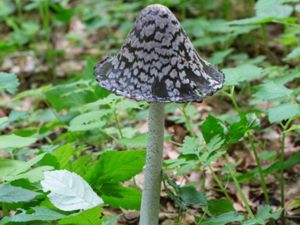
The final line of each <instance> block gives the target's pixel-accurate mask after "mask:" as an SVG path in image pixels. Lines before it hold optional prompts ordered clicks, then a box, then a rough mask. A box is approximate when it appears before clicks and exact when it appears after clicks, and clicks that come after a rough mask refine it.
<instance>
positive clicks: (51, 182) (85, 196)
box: [41, 170, 103, 211]
mask: <svg viewBox="0 0 300 225" xmlns="http://www.w3.org/2000/svg"><path fill="white" fill-rule="evenodd" d="M44 176H45V178H44V180H42V181H41V185H42V187H43V191H44V192H48V191H50V194H48V198H49V200H50V201H51V202H52V204H53V205H55V206H56V207H57V208H58V209H61V210H64V211H73V210H79V209H89V208H93V207H95V206H98V205H100V204H102V203H103V201H102V199H101V198H100V197H99V196H97V194H96V193H95V192H94V191H93V189H92V188H91V187H90V186H89V184H88V183H87V182H86V181H85V180H84V179H82V177H80V176H79V175H77V174H75V173H72V172H69V171H67V170H55V171H51V172H45V173H44Z"/></svg>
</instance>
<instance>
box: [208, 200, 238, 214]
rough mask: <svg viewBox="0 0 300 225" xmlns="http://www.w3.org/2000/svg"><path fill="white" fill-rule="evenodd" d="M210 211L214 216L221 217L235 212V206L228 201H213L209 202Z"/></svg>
mask: <svg viewBox="0 0 300 225" xmlns="http://www.w3.org/2000/svg"><path fill="white" fill-rule="evenodd" d="M208 211H209V212H210V213H211V214H212V215H213V216H219V215H221V214H224V213H227V212H231V211H234V208H233V204H232V202H230V201H229V200H226V199H212V200H209V201H208Z"/></svg>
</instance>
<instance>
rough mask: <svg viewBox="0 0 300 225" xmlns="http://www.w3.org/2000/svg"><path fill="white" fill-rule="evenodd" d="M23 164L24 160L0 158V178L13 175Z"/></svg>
mask: <svg viewBox="0 0 300 225" xmlns="http://www.w3.org/2000/svg"><path fill="white" fill-rule="evenodd" d="M25 164H26V162H24V161H19V160H7V159H0V179H3V178H4V177H6V176H10V175H12V174H13V175H14V174H15V173H14V172H15V170H18V169H19V168H23V167H24V166H25Z"/></svg>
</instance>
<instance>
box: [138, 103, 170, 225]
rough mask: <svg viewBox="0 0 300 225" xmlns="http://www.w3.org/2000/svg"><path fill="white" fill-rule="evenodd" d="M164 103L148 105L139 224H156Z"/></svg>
mask: <svg viewBox="0 0 300 225" xmlns="http://www.w3.org/2000/svg"><path fill="white" fill-rule="evenodd" d="M164 105H165V104H164V103H158V102H153V103H150V107H149V121H148V122H149V125H148V126H149V131H148V144H147V157H146V166H145V169H144V189H143V194H142V205H141V214H140V225H157V224H158V214H159V205H160V204H159V203H160V201H159V200H160V186H161V173H162V161H163V157H162V156H163V141H164Z"/></svg>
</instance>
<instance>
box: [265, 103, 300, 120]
mask: <svg viewBox="0 0 300 225" xmlns="http://www.w3.org/2000/svg"><path fill="white" fill-rule="evenodd" d="M299 114H300V106H299V105H297V104H292V103H288V104H283V105H279V106H276V107H273V108H270V109H269V110H268V116H269V121H270V122H271V123H275V122H280V121H282V120H287V119H290V118H292V117H294V116H296V115H299Z"/></svg>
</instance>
